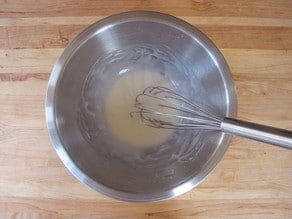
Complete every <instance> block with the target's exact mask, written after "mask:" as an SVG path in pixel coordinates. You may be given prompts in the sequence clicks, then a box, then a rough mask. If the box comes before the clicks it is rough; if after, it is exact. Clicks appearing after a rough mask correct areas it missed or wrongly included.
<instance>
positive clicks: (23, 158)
mask: <svg viewBox="0 0 292 219" xmlns="http://www.w3.org/2000/svg"><path fill="white" fill-rule="evenodd" d="M129 10H154V11H160V12H165V13H169V14H172V15H175V16H178V17H180V18H182V19H184V20H186V21H188V22H190V23H191V24H193V25H195V26H197V27H198V28H199V29H201V30H202V31H203V32H204V33H206V34H207V35H208V36H209V37H210V38H211V39H212V40H213V41H214V42H215V44H216V45H217V46H218V47H219V49H220V50H221V51H222V53H223V54H224V56H225V57H226V59H227V61H228V63H229V65H230V68H231V70H232V73H233V77H234V80H235V84H236V87H237V92H238V105H239V112H238V118H240V119H246V120H251V121H256V122H259V123H264V124H267V125H273V126H278V127H282V128H286V129H290V130H291V129H292V1H291V0H274V1H273V0H259V1H253V0H250V1H236V0H234V1H232V0H221V1H219V0H218V1H216V0H212V1H211V0H205V1H194V0H193V1H191V0H186V1H179V0H169V1H166V0H162V1H154V0H150V1H142V0H137V1H135V0H133V1H130V0H129V1H122V0H114V1H106V0H100V1H90V0H86V1H80V0H79V1H69V0H63V1H57V0H50V1H46V0H38V1H33V0H25V1H17V0H15V1H8V0H1V1H0V218H6V217H7V218H32V217H36V218H38V217H44V218H47V217H55V216H68V217H69V218H77V217H89V216H97V217H100V218H105V217H112V218H115V217H118V216H119V217H121V216H124V217H132V218H140V217H142V218H146V217H149V216H154V217H163V216H164V217H168V218H184V217H188V216H189V217H198V218H213V217H214V218H215V217H220V218H292V151H288V150H284V149H280V148H276V147H273V146H270V145H267V144H263V143H258V142H254V141H250V140H246V139H241V138H238V137H234V138H233V140H232V143H231V145H230V147H229V149H228V152H227V153H226V155H225V156H224V158H223V160H222V161H221V162H220V164H219V165H218V167H217V168H216V169H215V171H214V172H213V173H212V174H211V175H210V176H209V177H208V178H207V179H206V180H205V181H204V182H203V183H202V184H200V185H199V186H198V187H197V188H195V189H193V190H192V191H190V192H188V193H186V194H184V195H182V196H179V197H177V198H175V199H172V200H169V201H164V202H158V203H150V204H133V203H125V202H120V201H116V200H113V199H110V198H107V197H104V196H102V195H100V194H98V193H96V192H94V191H92V190H91V189H89V188H87V187H86V186H84V185H83V184H81V183H80V182H79V181H77V180H76V179H75V178H74V177H73V176H72V175H71V174H70V173H69V171H68V170H67V169H66V168H65V166H64V165H63V164H62V163H61V161H60V159H59V157H58V156H57V154H56V152H55V150H54V148H53V146H52V144H51V143H50V139H49V136H48V131H47V128H46V122H45V111H44V101H45V93H46V87H47V82H48V78H49V76H50V72H51V70H52V67H53V65H54V62H55V61H56V59H57V58H58V57H59V55H60V54H61V52H62V51H63V49H64V47H65V46H66V45H67V44H68V42H70V41H71V40H72V39H73V38H74V37H75V36H76V35H77V34H78V33H79V32H80V31H81V30H83V29H84V28H85V27H87V26H88V25H89V24H91V23H93V22H95V21H98V20H99V19H101V18H103V17H105V16H108V15H111V14H114V13H118V12H123V11H129Z"/></svg>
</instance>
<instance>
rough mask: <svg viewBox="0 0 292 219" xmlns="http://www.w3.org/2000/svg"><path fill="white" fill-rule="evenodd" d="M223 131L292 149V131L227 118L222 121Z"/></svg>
mask: <svg viewBox="0 0 292 219" xmlns="http://www.w3.org/2000/svg"><path fill="white" fill-rule="evenodd" d="M221 129H222V131H223V132H225V133H228V134H233V135H238V136H241V137H245V138H249V139H253V140H257V141H261V142H265V143H269V144H273V145H276V146H279V147H283V148H287V149H290V150H291V149H292V132H291V131H289V130H283V129H278V128H274V127H270V126H265V125H261V124H255V123H251V122H246V121H240V120H236V119H230V118H225V119H224V120H223V122H222V123H221Z"/></svg>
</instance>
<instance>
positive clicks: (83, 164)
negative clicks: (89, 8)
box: [47, 12, 236, 201]
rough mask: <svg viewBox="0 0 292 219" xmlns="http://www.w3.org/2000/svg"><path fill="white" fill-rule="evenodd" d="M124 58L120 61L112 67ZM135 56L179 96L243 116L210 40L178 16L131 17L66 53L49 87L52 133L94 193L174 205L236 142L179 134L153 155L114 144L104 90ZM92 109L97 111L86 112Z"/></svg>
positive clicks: (106, 23)
mask: <svg viewBox="0 0 292 219" xmlns="http://www.w3.org/2000/svg"><path fill="white" fill-rule="evenodd" d="M116 54H119V55H120V56H119V57H120V59H118V60H116V62H115V63H114V64H113V63H112V62H111V61H108V59H110V60H111V57H112V56H114V55H116ZM129 54H132V55H134V56H135V55H137V54H138V56H139V55H140V59H145V60H147V62H148V64H147V65H145V66H146V67H145V68H147V66H159V68H161V69H162V70H161V71H164V72H163V73H164V74H165V77H167V78H168V79H169V80H170V81H171V82H172V84H173V85H174V87H175V88H176V89H177V91H179V92H180V93H181V94H183V95H184V96H186V97H188V98H190V99H192V100H193V101H195V102H196V103H199V104H201V105H203V106H204V107H207V108H208V109H209V110H211V111H213V112H214V113H216V114H218V115H220V116H222V117H224V116H229V117H235V116H236V94H235V89H234V85H233V82H232V78H231V74H230V71H229V68H228V65H227V64H226V62H225V60H224V58H223V56H222V55H221V53H220V52H219V51H218V49H217V48H216V47H215V46H214V45H213V43H212V42H211V41H210V40H209V39H208V38H207V37H206V36H205V35H203V34H202V33H201V32H200V31H198V30H197V29H196V28H194V27H192V26H191V25H189V24H187V23H185V22H183V21H181V20H179V19H176V18H174V17H172V16H168V15H164V14H159V13H154V12H130V13H123V14H119V15H115V16H111V17H109V18H106V19H104V20H102V21H99V22H97V23H95V24H93V25H91V26H90V27H89V28H87V29H86V30H85V31H83V32H82V33H81V34H80V35H78V36H77V38H76V39H75V40H74V41H73V42H72V43H71V44H70V45H69V46H68V47H67V48H66V49H65V51H64V53H63V54H62V56H61V57H60V59H59V60H58V62H57V63H56V66H55V68H54V70H53V72H52V76H51V79H50V82H49V88H48V94H47V123H48V127H49V131H50V134H51V138H52V141H53V144H54V145H55V148H56V149H57V152H58V154H59V155H60V157H61V159H62V160H63V162H64V163H65V165H66V166H67V167H68V168H69V169H70V171H71V172H72V173H73V174H74V175H75V176H76V177H77V178H78V179H79V180H80V181H82V182H84V183H85V184H87V185H89V186H90V187H92V188H93V189H95V190H97V191H99V192H101V193H103V194H106V195H108V196H111V197H114V198H118V199H122V200H127V201H154V200H162V199H167V198H170V197H173V196H176V195H178V194H181V193H183V192H186V191H188V190H189V189H191V188H192V187H194V186H195V185H196V184H198V183H199V182H200V181H202V180H203V179H204V178H205V177H206V176H207V175H208V173H210V171H211V170H213V168H214V167H215V166H216V164H217V163H218V162H219V161H220V159H221V158H222V156H223V154H224V152H225V150H226V149H227V146H228V144H229V141H230V137H229V136H226V135H224V134H222V133H221V132H218V131H191V130H188V131H187V130H184V131H182V130H176V131H174V132H173V134H172V136H171V137H170V138H169V139H168V140H167V141H166V142H164V143H163V144H161V145H157V146H155V147H151V148H147V149H131V148H128V149H127V148H126V147H121V146H120V145H119V142H117V141H114V140H112V138H111V136H110V134H109V132H108V131H107V129H106V127H105V123H104V121H103V117H102V112H103V104H104V96H105V95H104V94H103V85H104V84H106V83H109V82H110V81H112V80H113V78H115V77H118V75H119V74H118V73H119V72H120V71H121V70H123V69H125V67H127V68H131V64H132V63H131V62H130V64H129V62H128V61H127V60H128V59H127V57H129ZM153 54H154V55H153ZM155 55H156V56H157V57H158V58H157V57H156V58H153V56H155ZM109 57H110V58H109ZM149 57H152V58H149ZM125 60H126V61H125ZM165 60H167V61H166V62H165ZM167 62H168V64H165V63H167ZM125 63H126V64H125ZM93 88H94V89H93ZM85 106H86V107H87V108H86V109H90V110H91V112H92V113H84V107H85ZM125 128H126V127H125Z"/></svg>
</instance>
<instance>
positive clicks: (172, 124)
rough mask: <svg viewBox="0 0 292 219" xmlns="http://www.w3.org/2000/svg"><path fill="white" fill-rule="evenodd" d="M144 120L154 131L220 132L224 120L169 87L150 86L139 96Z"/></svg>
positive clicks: (137, 106)
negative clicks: (196, 130) (189, 130)
mask: <svg viewBox="0 0 292 219" xmlns="http://www.w3.org/2000/svg"><path fill="white" fill-rule="evenodd" d="M135 107H136V108H137V109H138V110H137V111H135V112H131V113H130V115H131V116H133V115H134V114H138V115H140V118H141V121H142V122H143V123H144V124H146V125H148V126H151V127H154V128H167V129H209V130H220V125H221V122H222V118H220V117H219V116H217V115H214V114H213V113H211V112H209V111H208V110H206V109H204V108H203V107H201V106H199V105H197V104H196V103H194V102H192V101H191V100H189V99H187V98H186V97H184V96H182V95H180V94H178V93H176V92H175V91H173V90H171V89H169V88H167V87H160V86H158V87H147V88H146V89H145V90H144V91H143V93H141V94H139V95H138V96H137V97H136V103H135Z"/></svg>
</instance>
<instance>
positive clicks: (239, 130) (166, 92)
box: [131, 86, 292, 149]
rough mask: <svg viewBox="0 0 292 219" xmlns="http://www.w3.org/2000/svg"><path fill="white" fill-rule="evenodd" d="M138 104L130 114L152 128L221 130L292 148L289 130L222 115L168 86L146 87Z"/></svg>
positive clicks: (137, 100) (291, 137)
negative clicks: (135, 109)
mask: <svg viewBox="0 0 292 219" xmlns="http://www.w3.org/2000/svg"><path fill="white" fill-rule="evenodd" d="M135 107H136V108H137V111H133V112H131V116H135V115H137V116H139V117H140V120H141V121H142V122H143V123H144V124H145V125H147V126H150V127H153V128H161V129H182V130H187V129H191V130H196V129H199V130H217V131H220V130H221V131H223V132H225V133H227V134H233V135H238V136H241V137H245V138H249V139H253V140H257V141H261V142H265V143H269V144H273V145H275V146H279V147H283V148H287V149H292V132H291V131H289V130H284V129H279V128H275V127H270V126H265V125H261V124H256V123H251V122H247V121H240V120H236V119H232V118H226V117H225V118H223V117H220V116H218V115H216V114H214V113H212V112H210V111H209V109H208V108H206V107H202V106H200V105H198V104H197V103H196V102H192V101H191V100H189V99H188V98H186V97H184V96H183V95H181V94H179V93H177V92H176V91H174V90H172V89H169V88H167V87H162V86H156V87H155V86H150V87H147V88H145V89H144V91H143V92H142V93H140V94H138V95H137V97H136V104H135Z"/></svg>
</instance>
